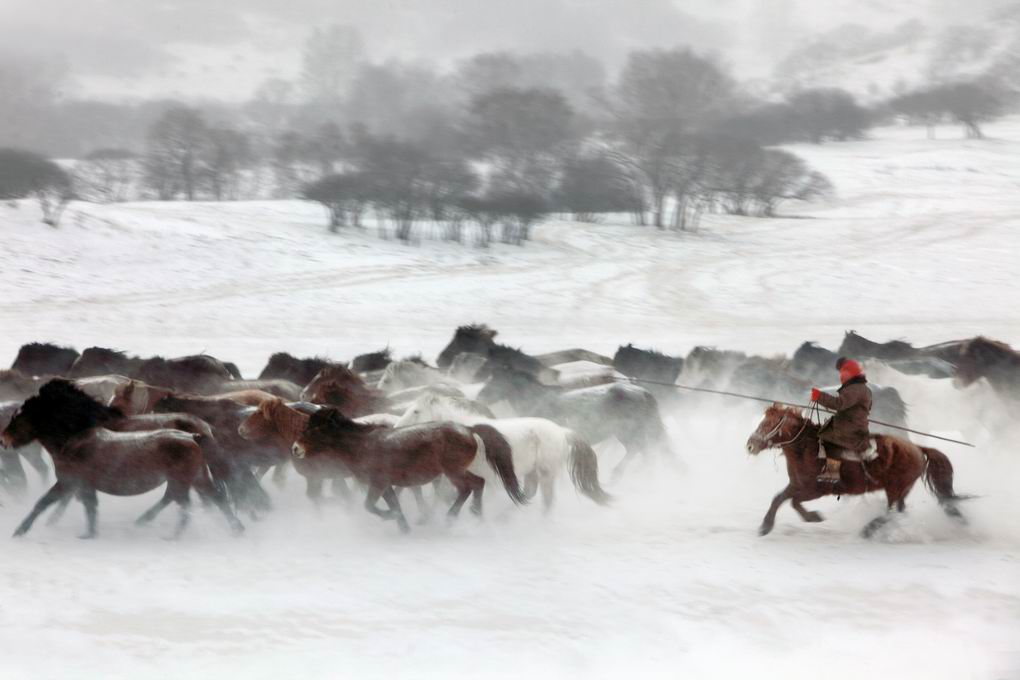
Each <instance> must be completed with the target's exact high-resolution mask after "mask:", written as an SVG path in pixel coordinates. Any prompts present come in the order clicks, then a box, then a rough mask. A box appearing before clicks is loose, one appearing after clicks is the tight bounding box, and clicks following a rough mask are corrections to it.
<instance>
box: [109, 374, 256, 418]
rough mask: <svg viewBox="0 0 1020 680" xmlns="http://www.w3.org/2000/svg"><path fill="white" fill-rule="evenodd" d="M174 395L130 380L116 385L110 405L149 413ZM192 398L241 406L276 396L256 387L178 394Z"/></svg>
mask: <svg viewBox="0 0 1020 680" xmlns="http://www.w3.org/2000/svg"><path fill="white" fill-rule="evenodd" d="M173 395H176V392H175V391H174V390H173V389H171V388H169V387H155V386H153V385H147V384H145V383H144V382H142V381H141V380H130V381H128V382H125V383H124V384H122V385H118V386H117V387H115V388H114V390H113V398H112V399H111V400H110V406H112V407H113V408H115V409H118V410H120V411H121V412H123V413H125V414H127V415H136V414H139V413H150V412H151V411H152V409H153V408H155V406H156V404H158V403H159V401H160V400H161V399H163V398H164V397H169V396H173ZM179 396H182V397H186V398H188V399H193V400H206V401H219V400H221V399H227V400H229V401H232V402H234V403H236V404H239V405H241V406H258V405H259V404H261V403H262V402H265V401H272V400H273V399H276V396H274V395H273V394H270V393H269V392H264V391H262V390H257V389H244V390H237V391H234V392H224V393H222V394H210V395H191V394H188V395H184V394H182V395H179Z"/></svg>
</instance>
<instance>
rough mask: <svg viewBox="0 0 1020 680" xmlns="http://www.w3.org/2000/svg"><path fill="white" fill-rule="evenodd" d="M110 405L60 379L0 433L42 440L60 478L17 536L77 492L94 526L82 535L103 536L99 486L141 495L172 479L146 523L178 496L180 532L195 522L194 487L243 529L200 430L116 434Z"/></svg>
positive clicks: (9, 440)
mask: <svg viewBox="0 0 1020 680" xmlns="http://www.w3.org/2000/svg"><path fill="white" fill-rule="evenodd" d="M111 411H112V410H111V409H109V408H107V407H105V406H103V405H102V404H99V403H98V402H96V401H95V400H93V399H92V398H90V397H88V396H87V395H86V394H84V393H83V392H81V391H80V390H79V389H78V388H76V387H75V386H74V385H72V384H71V383H70V382H67V381H65V380H59V379H58V380H53V381H51V382H49V383H47V384H46V385H43V387H42V388H41V389H40V390H39V394H38V395H37V396H35V397H32V398H30V399H28V400H27V401H25V403H24V404H23V405H22V407H21V409H20V410H19V411H18V413H17V414H16V415H15V416H14V417H13V418H12V419H11V422H10V424H9V425H8V426H7V427H6V428H5V429H4V431H3V434H2V436H0V443H2V444H3V446H5V447H14V448H17V447H19V446H24V445H25V444H27V443H29V442H31V441H33V440H36V439H38V440H39V441H40V442H41V443H42V444H43V446H45V447H46V450H47V451H49V452H50V455H51V456H52V457H53V463H54V467H55V468H56V476H57V482H56V484H54V485H53V486H52V487H51V488H50V490H49V491H47V492H46V493H45V494H44V495H43V497H42V498H40V499H39V501H38V502H37V503H36V504H35V507H34V508H33V509H32V511H31V512H30V513H29V514H28V516H27V517H26V518H25V519H24V520H23V521H22V523H21V524H20V525H18V528H17V530H16V531H15V532H14V535H15V536H21V535H22V534H24V533H26V532H27V531H28V530H29V529H30V528H31V526H32V523H33V522H34V521H35V519H36V517H38V516H39V515H40V514H41V513H42V512H43V511H44V510H46V508H48V507H49V506H50V505H52V504H53V503H55V502H57V501H60V500H62V499H64V498H65V497H68V496H70V495H72V494H74V495H76V496H77V497H78V498H79V499H81V501H82V503H83V504H84V505H85V515H86V519H87V520H88V529H87V532H86V534H85V536H84V537H83V538H92V537H94V536H95V535H96V515H97V512H96V510H97V507H98V500H97V498H96V492H97V491H102V492H103V493H109V494H113V495H117V496H135V495H138V494H142V493H145V492H147V491H151V490H152V489H155V488H156V487H158V486H160V485H161V484H163V483H164V482H165V483H166V485H167V487H166V493H165V494H164V496H163V498H162V499H161V500H160V501H159V502H158V503H156V505H154V506H153V507H152V508H151V509H150V510H149V511H147V512H146V513H145V514H143V515H142V516H141V517H140V518H139V522H140V523H145V522H148V521H150V520H152V519H154V518H155V517H156V515H157V514H158V513H159V512H160V511H161V510H163V508H165V507H166V506H167V505H169V504H170V503H171V502H177V503H178V504H179V505H180V511H181V512H180V517H179V519H178V522H177V529H176V531H175V533H174V536H175V537H176V536H179V535H180V534H181V532H183V531H184V529H185V527H186V526H187V524H188V518H189V509H190V505H191V501H190V499H189V491H190V490H191V489H192V488H194V489H195V490H196V491H198V492H199V494H200V495H201V496H202V497H203V498H206V499H208V500H210V501H212V502H213V503H214V504H215V505H216V506H217V507H218V508H219V509H220V510H221V511H222V512H223V514H224V516H225V517H226V518H227V520H228V522H229V523H230V525H231V527H232V528H233V529H234V530H235V531H241V530H242V527H241V524H240V522H238V520H237V518H236V517H234V514H233V513H232V512H231V511H230V507H229V506H228V504H227V501H226V498H225V496H224V495H223V493H222V492H221V491H220V490H219V489H218V488H217V487H216V486H215V484H213V481H212V479H211V478H210V477H209V471H208V469H207V467H206V461H205V458H204V456H203V455H202V449H201V448H200V447H199V445H198V443H197V442H196V435H193V434H190V433H187V432H182V431H180V430H168V429H160V430H154V431H148V432H130V433H124V432H114V431H112V430H110V429H107V428H106V427H105V426H104V424H105V423H106V422H107V421H108V420H109V419H110V418H111V416H112V415H119V414H117V413H116V412H112V413H111Z"/></svg>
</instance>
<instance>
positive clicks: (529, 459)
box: [397, 395, 611, 510]
mask: <svg viewBox="0 0 1020 680" xmlns="http://www.w3.org/2000/svg"><path fill="white" fill-rule="evenodd" d="M470 404H471V402H468V401H466V400H462V399H451V398H449V397H439V396H435V395H424V396H422V397H419V398H418V400H417V401H415V402H414V404H412V405H411V406H410V407H409V408H408V409H407V412H405V413H404V415H403V416H401V417H400V420H398V421H397V426H398V427H399V426H404V425H417V424H420V423H428V422H439V421H447V420H448V421H451V422H454V423H460V424H462V425H479V424H485V425H491V426H492V427H494V428H496V430H497V431H498V432H499V433H500V434H502V435H503V436H504V437H506V440H507V442H509V444H510V451H511V452H512V455H513V460H514V470H516V472H517V474H519V475H523V476H524V493H525V495H526V496H528V497H529V498H530V497H532V496H533V495H534V494H535V491H536V489H537V488H538V487H539V486H540V487H541V489H542V501H543V503H544V505H545V508H546V509H547V510H548V509H549V508H550V507H552V504H553V497H554V492H555V488H556V486H555V485H556V478H557V477H558V476H559V473H560V471H561V470H562V469H563V468H564V467H566V466H567V465H568V464H569V466H570V478H571V480H572V481H573V483H574V487H575V488H576V489H577V490H578V491H579V492H581V493H582V494H584V495H585V496H587V497H588V498H590V499H591V500H593V501H595V502H596V503H598V504H599V505H608V504H609V502H610V500H611V497H610V495H609V494H608V493H606V492H605V491H604V490H603V489H602V486H601V485H600V484H599V461H598V458H596V457H595V452H594V451H593V450H592V448H591V446H590V445H589V444H588V442H586V441H584V440H583V439H582V438H581V437H579V436H578V435H577V434H576V433H575V432H573V431H571V430H568V429H567V428H565V427H561V426H559V425H557V424H556V423H554V422H552V421H551V420H546V419H545V418H486V417H485V416H482V415H479V414H478V413H475V412H474V411H473V410H472V409H471V407H470ZM469 469H470V471H471V472H473V473H474V474H476V475H478V476H479V477H491V476H492V475H491V473H490V472H489V471H488V470H486V469H485V466H484V465H483V464H482V461H480V460H477V458H476V460H475V461H474V462H473V463H472V464H471V467H470V468H469Z"/></svg>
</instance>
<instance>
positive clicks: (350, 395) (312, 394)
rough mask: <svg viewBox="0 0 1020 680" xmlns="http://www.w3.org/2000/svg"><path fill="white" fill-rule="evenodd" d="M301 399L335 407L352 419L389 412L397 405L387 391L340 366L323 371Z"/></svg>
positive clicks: (309, 385) (302, 394) (313, 380)
mask: <svg viewBox="0 0 1020 680" xmlns="http://www.w3.org/2000/svg"><path fill="white" fill-rule="evenodd" d="M301 400H302V401H310V402H312V403H313V404H320V405H327V406H333V407H335V408H338V409H340V410H341V411H343V414H344V415H345V416H347V417H348V418H357V417H358V416H367V415H369V414H372V413H385V412H389V411H390V410H392V409H393V408H394V404H393V403H392V402H391V401H390V399H388V398H387V396H386V394H385V393H383V392H382V391H381V390H378V389H376V388H374V387H370V386H369V385H367V384H366V383H365V381H364V379H363V378H362V377H361V376H360V375H358V374H357V373H355V372H354V371H352V370H351V369H349V368H347V367H346V366H339V365H336V366H328V367H326V368H324V369H322V370H321V371H319V373H318V374H317V375H316V376H315V378H313V379H312V381H311V382H310V383H308V385H307V386H306V387H305V389H304V391H303V392H301Z"/></svg>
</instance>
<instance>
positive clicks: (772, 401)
mask: <svg viewBox="0 0 1020 680" xmlns="http://www.w3.org/2000/svg"><path fill="white" fill-rule="evenodd" d="M627 380H628V382H631V383H645V384H648V385H662V386H664V387H674V388H676V389H678V390H688V391H690V392H705V393H707V394H718V395H720V396H724V397H736V398H737V399H750V400H751V401H761V402H764V403H766V404H781V405H783V406H792V407H794V408H812V406H810V405H807V404H793V403H790V402H788V401H779V400H778V399H768V398H766V397H755V396H753V395H750V394H740V393H739V392H727V391H726V390H712V389H709V388H707V387H691V386H690V385H681V384H679V383H668V382H663V381H659V380H643V379H640V378H628V379H627ZM621 382H622V381H621ZM818 407H819V408H821V409H823V410H824V411H825V412H826V413H833V411H832V410H830V409H827V408H825V407H824V406H821V405H818ZM868 422H869V423H874V424H875V425H881V426H882V427H891V428H892V429H894V430H902V431H904V432H909V433H911V434H916V435H919V436H922V437H931V438H932V439H940V440H942V441H944V442H951V443H953V444H960V445H962V446H969V447H971V448H972V449H973V448H976V447H975V446H974V445H973V444H971V443H969V442H964V441H960V440H959V439H950V438H949V437H942V436H940V435H937V434H931V433H930V432H921V431H920V430H912V429H910V428H909V427H903V426H902V425H893V424H892V423H886V422H883V421H881V420H872V419H871V418H868Z"/></svg>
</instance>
